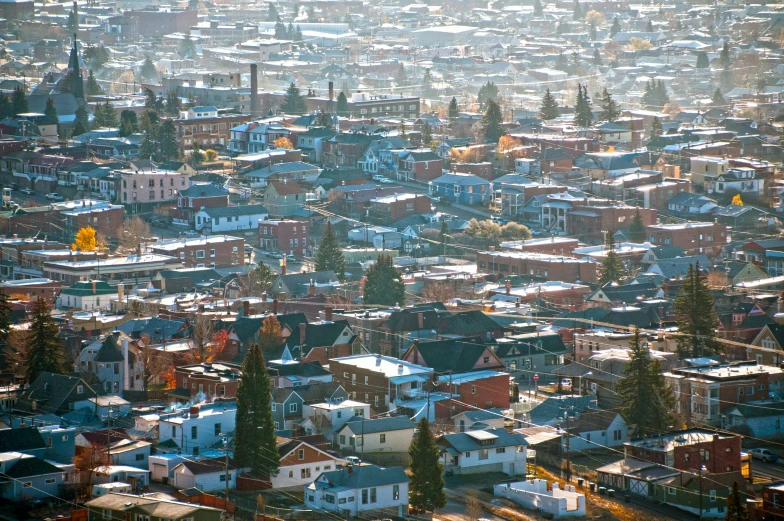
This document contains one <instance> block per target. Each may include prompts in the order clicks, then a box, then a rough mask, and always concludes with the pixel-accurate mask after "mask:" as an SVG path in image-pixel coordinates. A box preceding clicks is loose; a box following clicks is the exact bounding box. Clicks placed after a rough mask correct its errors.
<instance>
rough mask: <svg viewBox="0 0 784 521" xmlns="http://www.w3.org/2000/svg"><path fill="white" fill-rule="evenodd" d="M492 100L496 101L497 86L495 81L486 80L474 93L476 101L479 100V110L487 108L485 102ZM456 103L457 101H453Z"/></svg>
mask: <svg viewBox="0 0 784 521" xmlns="http://www.w3.org/2000/svg"><path fill="white" fill-rule="evenodd" d="M490 100H493V101H495V102H498V87H497V86H496V84H495V83H493V82H490V81H488V82H487V83H485V84H484V85H482V86H481V87H480V88H479V93H478V94H477V95H476V101H478V102H479V110H484V109H486V108H487V102H488V101H490ZM455 105H457V101H455Z"/></svg>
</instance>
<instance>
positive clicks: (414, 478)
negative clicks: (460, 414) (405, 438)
mask: <svg viewBox="0 0 784 521" xmlns="http://www.w3.org/2000/svg"><path fill="white" fill-rule="evenodd" d="M440 453H441V451H440V450H439V448H438V445H437V444H436V440H435V437H434V436H433V433H432V431H431V430H430V423H429V422H428V421H427V418H422V420H420V421H419V424H418V430H417V434H416V437H415V438H414V439H413V440H411V445H410V446H409V447H408V456H409V465H410V467H411V482H410V483H409V484H408V497H409V503H410V504H411V506H412V507H414V508H418V509H422V510H426V511H429V512H433V511H434V510H435V509H437V508H444V507H445V506H446V494H445V493H444V477H443V475H442V473H443V470H444V467H443V465H442V464H441V461H440V459H439V455H440Z"/></svg>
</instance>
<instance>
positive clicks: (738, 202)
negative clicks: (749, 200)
mask: <svg viewBox="0 0 784 521" xmlns="http://www.w3.org/2000/svg"><path fill="white" fill-rule="evenodd" d="M732 204H734V205H735V206H743V199H741V198H740V194H735V197H733V198H732Z"/></svg>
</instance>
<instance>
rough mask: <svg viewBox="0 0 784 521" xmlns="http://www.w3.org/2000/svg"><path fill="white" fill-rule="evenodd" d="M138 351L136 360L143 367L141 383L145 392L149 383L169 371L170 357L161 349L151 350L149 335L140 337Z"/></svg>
mask: <svg viewBox="0 0 784 521" xmlns="http://www.w3.org/2000/svg"><path fill="white" fill-rule="evenodd" d="M138 351H139V354H138V359H139V361H140V362H141V364H142V366H143V367H144V372H143V373H142V382H143V384H144V390H145V391H146V390H147V389H149V386H150V382H152V381H153V380H155V379H156V378H157V377H159V376H163V375H165V374H166V373H167V372H168V371H169V369H170V368H171V366H172V355H171V354H170V353H167V352H165V351H163V350H161V349H155V348H153V347H152V341H151V339H150V335H147V334H144V335H142V337H141V339H140V342H139V348H138Z"/></svg>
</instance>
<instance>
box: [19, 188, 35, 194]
mask: <svg viewBox="0 0 784 521" xmlns="http://www.w3.org/2000/svg"><path fill="white" fill-rule="evenodd" d="M22 193H23V194H27V195H33V194H34V193H35V190H33V189H32V188H22Z"/></svg>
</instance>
